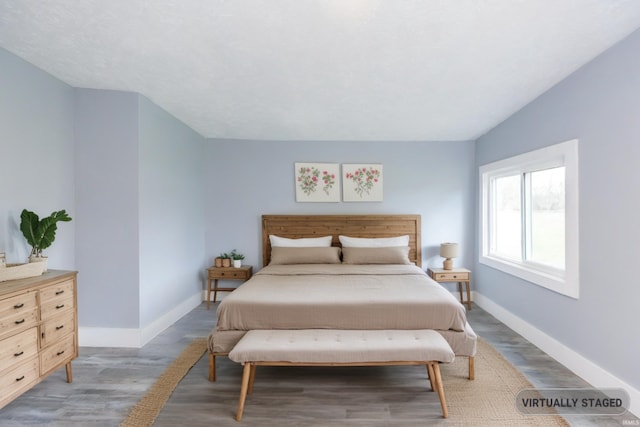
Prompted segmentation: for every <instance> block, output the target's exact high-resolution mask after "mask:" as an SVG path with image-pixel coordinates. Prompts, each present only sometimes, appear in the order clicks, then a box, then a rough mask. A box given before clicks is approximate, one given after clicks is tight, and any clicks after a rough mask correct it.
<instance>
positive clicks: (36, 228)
mask: <svg viewBox="0 0 640 427" xmlns="http://www.w3.org/2000/svg"><path fill="white" fill-rule="evenodd" d="M59 221H63V222H69V221H71V217H70V216H69V215H68V214H67V212H66V211H65V210H64V209H63V210H61V211H55V212H53V213H52V214H51V215H49V216H48V217H46V218H42V219H40V218H39V217H38V215H36V214H35V213H33V212H31V211H28V210H26V209H23V210H22V213H21V214H20V231H22V234H23V235H24V238H25V239H27V243H28V244H29V245H31V254H30V256H36V257H41V256H42V251H43V250H44V249H46V248H48V247H49V246H51V244H52V243H53V241H54V240H55V238H56V230H57V229H58V226H57V223H58V222H59Z"/></svg>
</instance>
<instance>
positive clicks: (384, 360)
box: [229, 329, 455, 421]
mask: <svg viewBox="0 0 640 427" xmlns="http://www.w3.org/2000/svg"><path fill="white" fill-rule="evenodd" d="M229 358H230V359H231V360H233V361H234V362H238V363H242V364H243V365H244V369H243V372H242V385H241V388H240V400H239V402H238V412H237V415H236V420H238V421H240V420H241V419H242V412H243V410H244V403H245V400H246V397H247V394H251V392H252V391H253V382H254V379H255V373H256V366H384V365H426V367H427V372H428V374H429V381H430V383H431V389H432V391H433V390H437V391H438V396H439V398H440V405H441V406H442V415H443V416H444V418H446V417H447V404H446V401H445V396H444V389H443V386H442V379H441V376H440V367H439V365H438V363H439V362H444V363H449V362H453V360H454V358H455V355H454V353H453V350H451V347H449V344H448V343H447V341H446V340H445V339H444V338H443V337H442V335H440V334H439V333H437V332H436V331H432V330H382V331H373V330H362V331H360V330H333V329H301V330H252V331H249V332H247V333H246V334H245V335H244V337H242V339H241V340H240V341H239V342H238V344H236V346H235V347H234V348H233V350H231V352H230V353H229Z"/></svg>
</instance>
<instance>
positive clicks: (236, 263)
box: [233, 259, 242, 268]
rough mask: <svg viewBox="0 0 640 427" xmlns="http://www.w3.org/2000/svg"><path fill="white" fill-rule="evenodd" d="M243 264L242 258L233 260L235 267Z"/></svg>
mask: <svg viewBox="0 0 640 427" xmlns="http://www.w3.org/2000/svg"><path fill="white" fill-rule="evenodd" d="M241 266H242V260H241V259H234V260H233V267H234V268H240V267H241Z"/></svg>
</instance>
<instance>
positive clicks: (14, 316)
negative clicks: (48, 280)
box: [0, 292, 38, 338]
mask: <svg viewBox="0 0 640 427" xmlns="http://www.w3.org/2000/svg"><path fill="white" fill-rule="evenodd" d="M37 322H38V309H37V300H36V292H27V293H25V294H22V295H18V296H15V297H11V298H6V299H3V300H0V338H3V337H5V336H9V335H13V334H15V333H17V332H19V331H23V330H25V329H29V328H31V327H33V326H34V325H35V324H37Z"/></svg>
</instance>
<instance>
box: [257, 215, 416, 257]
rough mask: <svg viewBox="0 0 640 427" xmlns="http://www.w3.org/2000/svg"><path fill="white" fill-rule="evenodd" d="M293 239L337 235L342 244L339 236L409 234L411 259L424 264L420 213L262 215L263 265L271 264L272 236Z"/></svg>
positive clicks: (335, 242)
mask: <svg viewBox="0 0 640 427" xmlns="http://www.w3.org/2000/svg"><path fill="white" fill-rule="evenodd" d="M271 234H275V235H276V236H280V237H287V238H289V239H298V238H301V237H321V236H328V235H332V236H333V242H332V245H333V246H340V241H339V240H338V236H339V235H343V236H351V237H369V238H375V237H394V236H404V235H406V234H408V235H409V260H411V262H414V263H415V264H416V265H417V266H418V267H421V266H422V243H421V242H422V240H421V236H420V215H262V265H263V266H266V265H268V264H269V260H270V259H271V244H270V242H269V235H271Z"/></svg>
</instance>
